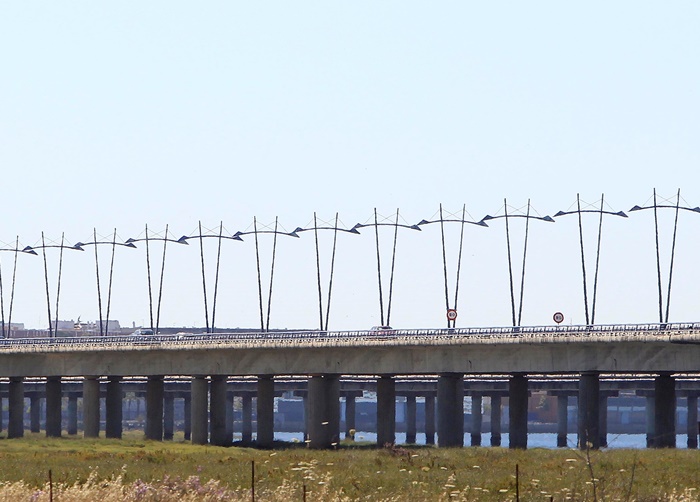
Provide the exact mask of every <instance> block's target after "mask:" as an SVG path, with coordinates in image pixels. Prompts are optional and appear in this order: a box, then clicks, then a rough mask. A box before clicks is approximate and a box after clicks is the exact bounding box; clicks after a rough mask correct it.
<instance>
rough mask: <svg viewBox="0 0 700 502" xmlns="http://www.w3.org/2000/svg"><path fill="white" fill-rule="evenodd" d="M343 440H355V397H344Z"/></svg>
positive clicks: (350, 395) (349, 395) (351, 395)
mask: <svg viewBox="0 0 700 502" xmlns="http://www.w3.org/2000/svg"><path fill="white" fill-rule="evenodd" d="M345 439H351V440H353V441H354V440H355V396H354V395H353V394H348V395H347V396H345Z"/></svg>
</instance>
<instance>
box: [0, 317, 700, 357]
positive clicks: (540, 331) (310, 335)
mask: <svg viewBox="0 0 700 502" xmlns="http://www.w3.org/2000/svg"><path fill="white" fill-rule="evenodd" d="M673 337H677V338H679V339H685V338H687V339H691V340H693V341H698V342H700V322H685V323H663V324H601V325H591V326H586V325H566V326H518V327H512V326H511V327H486V328H439V329H396V330H395V329H391V330H381V331H374V330H356V331H327V332H326V331H315V330H301V331H270V332H248V333H201V334H173V335H111V336H93V337H58V338H23V339H0V353H2V352H4V353H8V352H9V353H11V352H42V351H49V352H53V351H72V350H77V351H85V350H91V349H95V350H105V349H107V350H119V349H126V350H129V349H141V350H143V349H148V348H154V349H156V348H159V349H165V348H174V349H178V348H184V347H183V346H187V347H188V348H195V347H197V346H201V347H210V346H212V345H213V346H223V345H225V346H238V345H240V346H241V348H254V347H256V346H260V347H284V346H304V345H309V346H334V345H343V346H373V345H377V344H381V345H394V344H395V345H412V344H424V345H443V344H444V345H453V344H457V343H489V342H493V343H496V342H498V343H507V342H510V343H519V342H520V343H526V342H527V343H537V342H538V341H539V342H554V341H559V340H560V339H562V341H563V339H566V340H572V341H573V340H581V339H588V340H590V341H600V342H605V341H614V340H615V339H620V340H622V339H625V340H629V339H630V338H631V339H639V341H647V340H650V339H651V340H658V341H666V339H669V338H673Z"/></svg>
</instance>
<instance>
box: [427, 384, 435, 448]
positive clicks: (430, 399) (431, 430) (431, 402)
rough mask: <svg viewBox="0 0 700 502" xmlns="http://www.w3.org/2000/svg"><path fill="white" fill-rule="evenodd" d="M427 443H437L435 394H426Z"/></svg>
mask: <svg viewBox="0 0 700 502" xmlns="http://www.w3.org/2000/svg"><path fill="white" fill-rule="evenodd" d="M425 444H435V396H434V395H432V394H429V395H426V396H425Z"/></svg>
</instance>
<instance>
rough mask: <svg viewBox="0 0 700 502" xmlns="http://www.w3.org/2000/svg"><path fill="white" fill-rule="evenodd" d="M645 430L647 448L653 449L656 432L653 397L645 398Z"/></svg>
mask: <svg viewBox="0 0 700 502" xmlns="http://www.w3.org/2000/svg"><path fill="white" fill-rule="evenodd" d="M645 412H646V418H647V423H646V429H647V448H653V447H654V434H655V430H656V425H655V420H654V396H646V408H645Z"/></svg>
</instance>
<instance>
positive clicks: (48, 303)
mask: <svg viewBox="0 0 700 502" xmlns="http://www.w3.org/2000/svg"><path fill="white" fill-rule="evenodd" d="M49 248H56V249H59V250H60V253H59V258H58V281H57V283H56V329H55V330H54V329H53V326H52V325H51V296H50V294H49V270H48V266H47V265H46V250H47V249H49ZM37 249H41V251H42V255H43V256H44V281H45V284H46V311H47V313H48V317H49V337H50V338H53V337H54V336H56V333H58V304H59V299H60V296H61V271H62V269H63V250H64V249H72V250H74V251H83V249H81V248H76V247H75V246H66V245H65V233H61V243H60V244H46V240H45V238H44V232H41V246H27V247H25V248H24V249H23V250H22V251H24V252H25V253H27V252H30V251H35V250H37Z"/></svg>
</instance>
